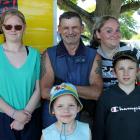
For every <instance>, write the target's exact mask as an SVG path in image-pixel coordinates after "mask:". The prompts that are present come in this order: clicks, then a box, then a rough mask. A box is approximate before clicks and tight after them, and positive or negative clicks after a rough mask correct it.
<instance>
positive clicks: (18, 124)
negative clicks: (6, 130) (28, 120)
mask: <svg viewBox="0 0 140 140" xmlns="http://www.w3.org/2000/svg"><path fill="white" fill-rule="evenodd" d="M10 127H11V129H14V130H18V131H20V130H23V128H24V124H23V123H21V122H18V121H16V120H14V121H13V122H12V123H11V124H10Z"/></svg>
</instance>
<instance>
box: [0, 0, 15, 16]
mask: <svg viewBox="0 0 140 140" xmlns="http://www.w3.org/2000/svg"><path fill="white" fill-rule="evenodd" d="M9 8H17V0H0V14H2V13H3V12H4V11H5V10H8V9H9Z"/></svg>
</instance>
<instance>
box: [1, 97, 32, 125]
mask: <svg viewBox="0 0 140 140" xmlns="http://www.w3.org/2000/svg"><path fill="white" fill-rule="evenodd" d="M0 109H1V110H2V111H3V112H4V113H5V114H7V115H8V116H9V117H11V118H13V119H15V120H17V121H19V122H22V123H24V122H25V121H27V120H29V119H30V116H28V115H27V114H26V113H24V111H23V110H21V111H19V110H15V109H14V108H12V107H11V106H9V105H8V104H7V103H6V102H5V101H4V100H2V99H1V98H0Z"/></svg>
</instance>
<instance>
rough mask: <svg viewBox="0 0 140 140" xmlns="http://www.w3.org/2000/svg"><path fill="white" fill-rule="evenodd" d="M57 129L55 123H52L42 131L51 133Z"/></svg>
mask: <svg viewBox="0 0 140 140" xmlns="http://www.w3.org/2000/svg"><path fill="white" fill-rule="evenodd" d="M54 130H55V124H52V125H50V126H49V127H46V128H45V129H43V130H42V133H43V134H44V135H46V134H48V133H51V132H53V131H54Z"/></svg>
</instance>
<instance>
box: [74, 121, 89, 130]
mask: <svg viewBox="0 0 140 140" xmlns="http://www.w3.org/2000/svg"><path fill="white" fill-rule="evenodd" d="M76 123H77V126H78V128H81V129H89V124H88V123H84V122H80V121H76Z"/></svg>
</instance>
